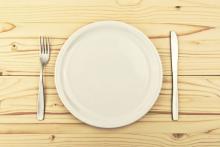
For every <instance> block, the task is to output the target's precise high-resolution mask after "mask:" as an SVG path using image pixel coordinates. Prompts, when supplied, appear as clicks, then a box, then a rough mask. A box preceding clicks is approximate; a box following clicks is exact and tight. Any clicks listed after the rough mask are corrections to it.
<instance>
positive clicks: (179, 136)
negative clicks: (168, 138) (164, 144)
mask: <svg viewBox="0 0 220 147" xmlns="http://www.w3.org/2000/svg"><path fill="white" fill-rule="evenodd" d="M172 135H173V137H174V138H176V139H180V138H183V136H184V135H185V134H184V133H173V134H172Z"/></svg>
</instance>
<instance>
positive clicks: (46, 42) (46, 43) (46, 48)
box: [44, 37, 48, 54]
mask: <svg viewBox="0 0 220 147" xmlns="http://www.w3.org/2000/svg"><path fill="white" fill-rule="evenodd" d="M44 39H45V54H47V53H48V41H47V37H44Z"/></svg>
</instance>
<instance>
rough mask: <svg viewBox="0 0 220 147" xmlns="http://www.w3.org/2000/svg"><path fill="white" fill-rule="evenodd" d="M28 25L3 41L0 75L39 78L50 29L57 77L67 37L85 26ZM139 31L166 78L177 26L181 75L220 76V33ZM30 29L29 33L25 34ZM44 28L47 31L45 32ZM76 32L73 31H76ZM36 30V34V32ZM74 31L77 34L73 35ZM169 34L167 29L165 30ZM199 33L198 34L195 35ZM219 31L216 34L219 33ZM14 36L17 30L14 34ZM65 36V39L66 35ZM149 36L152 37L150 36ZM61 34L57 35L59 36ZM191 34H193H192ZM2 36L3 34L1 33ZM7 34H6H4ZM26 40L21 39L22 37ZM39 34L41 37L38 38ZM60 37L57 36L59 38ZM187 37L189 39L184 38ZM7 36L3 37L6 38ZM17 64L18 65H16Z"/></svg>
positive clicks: (190, 28)
mask: <svg viewBox="0 0 220 147" xmlns="http://www.w3.org/2000/svg"><path fill="white" fill-rule="evenodd" d="M23 25H24V28H23V29H22V27H21V29H19V28H17V27H16V29H17V31H16V29H14V35H12V34H13V33H10V31H9V32H4V34H8V36H7V35H5V36H4V37H3V38H2V39H0V47H1V50H0V58H1V61H0V72H1V74H2V75H39V68H40V64H39V56H38V53H39V39H38V37H39V36H40V34H43V33H42V32H44V31H45V30H46V29H45V28H50V29H48V31H47V32H46V34H50V36H51V44H52V54H51V58H50V62H49V64H48V66H47V70H46V74H47V75H54V67H55V61H56V57H57V55H58V53H59V50H60V48H61V47H62V45H63V43H64V42H65V41H66V39H67V37H68V36H69V35H70V34H71V33H72V32H73V31H74V30H76V29H77V28H78V27H79V26H81V25H75V26H74V25H73V27H72V26H71V25H68V24H66V25H64V27H63V28H64V29H60V30H59V25H50V24H47V23H46V24H43V25H42V26H41V28H42V29H40V30H38V29H35V28H37V26H36V24H35V25H34V24H29V25H30V26H29V25H25V24H23ZM135 26H136V27H138V28H140V30H143V31H144V32H145V34H146V35H148V34H149V36H150V38H151V39H152V41H153V43H154V44H155V46H156V47H157V50H158V52H159V54H160V56H161V60H162V64H163V70H164V75H171V73H170V45H169V38H167V37H168V36H169V30H170V29H171V27H172V26H173V27H174V28H176V29H177V30H182V32H181V31H179V33H180V34H183V36H180V37H179V41H180V54H179V67H180V68H179V74H180V75H219V73H220V61H219V60H220V49H219V47H218V45H219V43H220V39H219V38H217V35H215V34H217V33H220V29H216V28H215V29H214V30H213V29H209V30H206V29H207V28H206V27H204V26H203V27H202V26H199V27H198V28H197V27H196V26H185V25H175V24H174V25H167V24H146V25H145V24H144V25H143V24H141V25H139V24H135ZM166 26H167V27H169V28H170V29H169V30H167V31H161V33H160V32H159V31H158V32H156V31H155V32H154V31H152V30H151V31H150V30H147V29H145V28H155V29H154V30H158V28H161V27H162V28H163V27H164V28H165V27H166ZM25 28H27V30H28V31H27V32H31V33H27V34H26V35H25V33H22V32H24V31H25ZM43 28H44V29H43ZM72 28H73V29H72ZM31 30H35V31H36V32H32V31H31ZM56 30H59V31H56ZM72 30H73V31H72ZM164 30H165V29H164ZM195 31H197V32H195ZM215 31H216V32H215ZM12 32H13V30H12ZM62 32H64V33H63V35H62ZM148 32H149V33H148ZM56 33H57V34H56ZM190 33H191V34H190ZM0 34H1V33H0ZM2 34H3V33H2ZM22 34H23V37H21V38H19V36H22ZM34 34H38V35H34ZM55 34H56V35H55ZM184 34H185V35H184ZM2 36H3V35H2ZM15 60H16V62H15Z"/></svg>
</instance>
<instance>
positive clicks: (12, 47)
mask: <svg viewBox="0 0 220 147" xmlns="http://www.w3.org/2000/svg"><path fill="white" fill-rule="evenodd" d="M10 46H11V50H12V51H16V50H17V45H16V43H15V42H12V43H11V45H10Z"/></svg>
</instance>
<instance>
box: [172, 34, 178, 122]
mask: <svg viewBox="0 0 220 147" xmlns="http://www.w3.org/2000/svg"><path fill="white" fill-rule="evenodd" d="M170 37H171V60H172V75H173V91H172V92H173V96H172V118H173V120H178V118H179V104H178V99H179V98H178V48H179V47H178V40H177V35H176V32H174V31H171V32H170Z"/></svg>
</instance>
